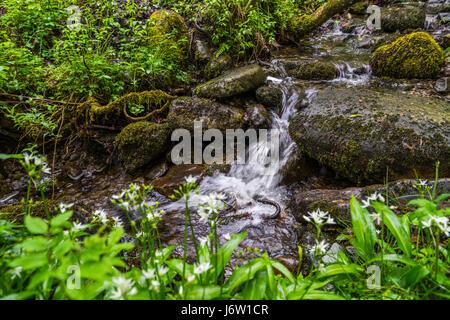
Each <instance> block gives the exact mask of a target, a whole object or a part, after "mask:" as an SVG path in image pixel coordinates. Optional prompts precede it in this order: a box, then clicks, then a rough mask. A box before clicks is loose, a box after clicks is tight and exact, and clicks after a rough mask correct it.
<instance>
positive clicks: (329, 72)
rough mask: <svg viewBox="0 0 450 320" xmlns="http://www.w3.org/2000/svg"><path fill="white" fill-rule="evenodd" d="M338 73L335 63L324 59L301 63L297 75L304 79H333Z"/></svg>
mask: <svg viewBox="0 0 450 320" xmlns="http://www.w3.org/2000/svg"><path fill="white" fill-rule="evenodd" d="M337 74H338V70H337V68H336V67H335V66H334V65H333V64H331V63H329V62H323V61H316V62H312V63H311V62H303V63H300V66H299V68H298V70H297V77H298V78H300V79H304V80H332V79H334V78H335V77H336V75H337Z"/></svg>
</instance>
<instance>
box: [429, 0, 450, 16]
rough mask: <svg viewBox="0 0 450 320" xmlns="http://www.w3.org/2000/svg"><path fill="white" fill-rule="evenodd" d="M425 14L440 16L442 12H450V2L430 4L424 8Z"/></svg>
mask: <svg viewBox="0 0 450 320" xmlns="http://www.w3.org/2000/svg"><path fill="white" fill-rule="evenodd" d="M424 8H425V12H426V13H429V14H438V13H441V12H450V2H449V1H443V2H441V3H432V2H428V3H426V4H425V6H424Z"/></svg>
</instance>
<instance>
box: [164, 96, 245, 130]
mask: <svg viewBox="0 0 450 320" xmlns="http://www.w3.org/2000/svg"><path fill="white" fill-rule="evenodd" d="M168 121H169V124H170V127H171V128H172V130H175V129H187V130H189V131H190V132H193V130H194V121H202V122H203V129H205V130H207V129H219V130H221V131H225V130H226V129H239V128H243V127H245V126H246V124H247V120H246V115H245V112H244V110H242V109H241V108H236V107H230V106H227V105H224V104H221V103H218V102H214V101H211V100H208V99H201V98H197V97H180V98H178V99H176V100H174V101H173V103H172V107H171V110H170V112H169V115H168Z"/></svg>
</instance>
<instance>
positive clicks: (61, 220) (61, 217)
mask: <svg viewBox="0 0 450 320" xmlns="http://www.w3.org/2000/svg"><path fill="white" fill-rule="evenodd" d="M71 216H72V211H67V212H64V213H61V214H58V215H57V216H56V217H54V218H52V219H51V220H50V226H52V227H61V226H63V225H64V224H65V222H66V221H67V220H69V219H70V217H71Z"/></svg>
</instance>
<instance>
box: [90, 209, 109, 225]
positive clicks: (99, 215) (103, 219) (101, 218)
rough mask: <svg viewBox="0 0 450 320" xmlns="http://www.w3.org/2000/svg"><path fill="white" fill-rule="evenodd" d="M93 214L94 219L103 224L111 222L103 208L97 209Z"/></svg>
mask: <svg viewBox="0 0 450 320" xmlns="http://www.w3.org/2000/svg"><path fill="white" fill-rule="evenodd" d="M92 215H93V216H94V221H98V222H100V223H101V224H107V223H108V222H109V219H108V215H107V214H106V212H105V211H104V210H103V209H100V210H95V211H94V212H93V213H92Z"/></svg>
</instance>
